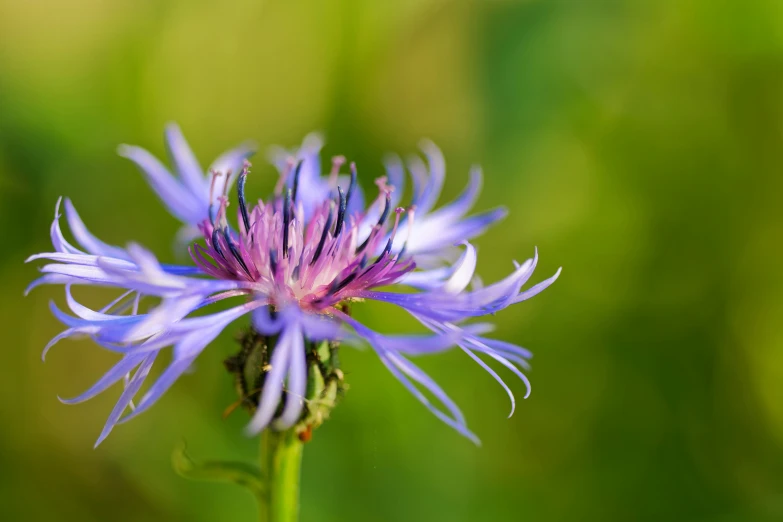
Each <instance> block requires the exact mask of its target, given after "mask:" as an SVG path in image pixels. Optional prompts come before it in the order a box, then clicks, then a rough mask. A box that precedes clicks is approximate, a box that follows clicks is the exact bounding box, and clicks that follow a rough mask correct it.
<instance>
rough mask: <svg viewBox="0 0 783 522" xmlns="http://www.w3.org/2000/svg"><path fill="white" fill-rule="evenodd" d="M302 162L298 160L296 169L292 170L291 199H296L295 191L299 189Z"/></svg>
mask: <svg viewBox="0 0 783 522" xmlns="http://www.w3.org/2000/svg"><path fill="white" fill-rule="evenodd" d="M303 163H304V161H303V160H299V163H297V164H296V170H295V171H294V188H293V192H292V194H291V200H292V201H296V192H297V190H298V189H299V173H300V172H301V171H302V164H303Z"/></svg>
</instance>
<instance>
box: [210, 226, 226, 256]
mask: <svg viewBox="0 0 783 522" xmlns="http://www.w3.org/2000/svg"><path fill="white" fill-rule="evenodd" d="M218 232H219V230H218V229H217V228H213V229H212V248H214V249H215V252H217V253H218V254H219V255H220V257H222V258H223V260H225V259H226V256H225V255H223V247H221V246H220V235H219V234H218Z"/></svg>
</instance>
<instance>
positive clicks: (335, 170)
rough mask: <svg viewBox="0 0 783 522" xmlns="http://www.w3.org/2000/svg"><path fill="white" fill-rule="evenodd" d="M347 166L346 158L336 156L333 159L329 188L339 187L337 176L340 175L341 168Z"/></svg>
mask: <svg viewBox="0 0 783 522" xmlns="http://www.w3.org/2000/svg"><path fill="white" fill-rule="evenodd" d="M343 165H345V156H335V157H333V158H332V170H331V172H329V186H330V187H336V186H337V176H339V175H340V167H342V166H343Z"/></svg>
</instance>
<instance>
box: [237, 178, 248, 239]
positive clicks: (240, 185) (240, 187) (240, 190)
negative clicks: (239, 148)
mask: <svg viewBox="0 0 783 522" xmlns="http://www.w3.org/2000/svg"><path fill="white" fill-rule="evenodd" d="M249 167H250V164H249V163H245V166H244V168H243V169H242V172H241V173H240V174H239V179H238V180H237V196H238V199H239V211H240V212H241V213H242V222H243V223H244V224H245V232H246V233H248V234H249V233H250V216H249V215H248V214H247V203H245V182H246V181H247V173H248V169H249Z"/></svg>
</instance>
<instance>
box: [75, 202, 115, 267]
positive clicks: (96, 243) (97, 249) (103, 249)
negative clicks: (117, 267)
mask: <svg viewBox="0 0 783 522" xmlns="http://www.w3.org/2000/svg"><path fill="white" fill-rule="evenodd" d="M65 215H66V217H67V219H68V226H69V227H70V229H71V233H72V234H73V235H74V237H75V238H76V241H78V242H79V244H80V245H81V246H82V247H83V248H84V249H85V250H87V252H89V253H90V254H94V255H96V256H108V257H113V258H116V259H125V260H127V259H129V256H128V254H127V253H126V252H125V250H123V249H121V248H119V247H116V246H112V245H109V244H106V243H104V242H103V241H101V240H100V239H98V238H97V237H95V236H94V235H93V234H92V233H90V231H89V230H87V227H86V226H85V225H84V222H83V221H82V219H81V218H80V217H79V214H78V213H77V212H76V208H74V206H73V203H71V200H70V199H68V198H65Z"/></svg>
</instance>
